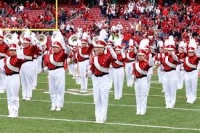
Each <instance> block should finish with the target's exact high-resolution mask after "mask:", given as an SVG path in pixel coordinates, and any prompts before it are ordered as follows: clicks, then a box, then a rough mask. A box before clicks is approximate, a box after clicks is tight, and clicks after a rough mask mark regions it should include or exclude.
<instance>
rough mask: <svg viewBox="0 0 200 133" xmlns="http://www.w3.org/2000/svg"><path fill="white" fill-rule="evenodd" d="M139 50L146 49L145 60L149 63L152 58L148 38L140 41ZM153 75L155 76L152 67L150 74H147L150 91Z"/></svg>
mask: <svg viewBox="0 0 200 133" xmlns="http://www.w3.org/2000/svg"><path fill="white" fill-rule="evenodd" d="M139 49H144V50H145V51H146V56H145V60H147V61H148V60H149V59H150V57H152V53H151V49H150V46H149V39H147V38H145V39H142V40H141V41H140V45H139ZM152 75H153V67H151V68H150V69H149V70H148V74H147V80H148V82H149V89H150V85H151V78H152Z"/></svg>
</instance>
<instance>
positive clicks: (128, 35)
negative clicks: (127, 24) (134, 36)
mask: <svg viewBox="0 0 200 133" xmlns="http://www.w3.org/2000/svg"><path fill="white" fill-rule="evenodd" d="M123 35H124V38H123V43H125V44H126V46H127V45H128V43H129V40H130V39H131V33H130V31H129V29H128V28H127V29H126V30H125V31H124V32H123Z"/></svg>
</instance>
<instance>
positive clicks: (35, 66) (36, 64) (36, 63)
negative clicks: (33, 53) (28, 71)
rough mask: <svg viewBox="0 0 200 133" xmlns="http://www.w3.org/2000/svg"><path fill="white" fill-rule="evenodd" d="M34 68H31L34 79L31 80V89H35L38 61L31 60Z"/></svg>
mask: <svg viewBox="0 0 200 133" xmlns="http://www.w3.org/2000/svg"><path fill="white" fill-rule="evenodd" d="M33 63H34V66H32V67H33V68H34V73H33V74H34V78H33V87H32V88H35V87H36V86H37V78H38V60H37V59H34V60H33Z"/></svg>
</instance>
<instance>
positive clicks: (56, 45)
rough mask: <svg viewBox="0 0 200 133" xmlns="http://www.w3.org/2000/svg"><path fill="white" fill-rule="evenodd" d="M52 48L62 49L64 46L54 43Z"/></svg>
mask: <svg viewBox="0 0 200 133" xmlns="http://www.w3.org/2000/svg"><path fill="white" fill-rule="evenodd" d="M52 47H59V48H62V45H61V44H60V43H59V42H54V43H53V45H52Z"/></svg>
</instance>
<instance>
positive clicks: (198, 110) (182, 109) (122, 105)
mask: <svg viewBox="0 0 200 133" xmlns="http://www.w3.org/2000/svg"><path fill="white" fill-rule="evenodd" d="M2 99H3V100H6V98H0V100H2ZM31 101H34V102H45V103H50V102H51V101H49V100H34V99H32V100H31ZM31 101H30V102H31ZM65 104H83V105H94V103H91V102H68V101H65ZM108 105H109V106H113V107H136V105H133V104H112V103H111V104H108ZM147 108H150V109H165V107H156V106H147ZM173 110H181V111H195V112H200V109H187V108H173Z"/></svg>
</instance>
